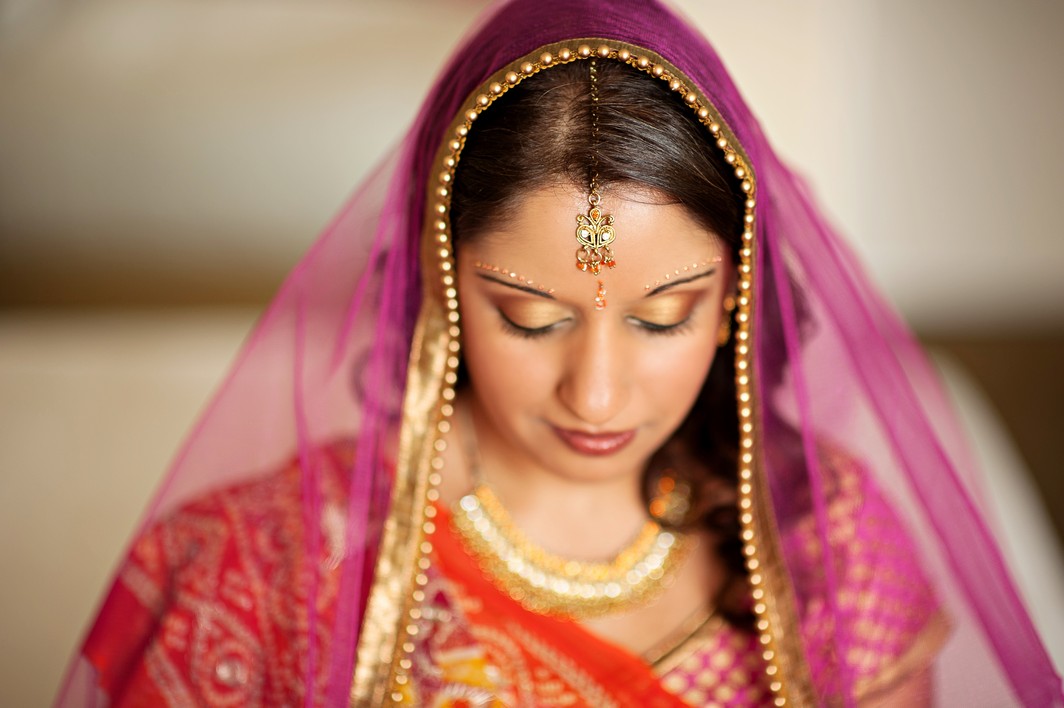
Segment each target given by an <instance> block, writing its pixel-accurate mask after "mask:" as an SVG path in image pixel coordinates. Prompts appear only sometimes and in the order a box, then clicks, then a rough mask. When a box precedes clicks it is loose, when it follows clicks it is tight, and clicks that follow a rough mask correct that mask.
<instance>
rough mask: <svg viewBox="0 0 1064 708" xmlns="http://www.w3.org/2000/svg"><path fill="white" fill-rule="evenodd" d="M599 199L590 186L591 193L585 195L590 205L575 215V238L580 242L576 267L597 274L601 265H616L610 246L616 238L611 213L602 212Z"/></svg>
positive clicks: (611, 266)
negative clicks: (583, 211) (585, 212)
mask: <svg viewBox="0 0 1064 708" xmlns="http://www.w3.org/2000/svg"><path fill="white" fill-rule="evenodd" d="M601 201H602V197H600V196H599V193H598V190H597V189H595V188H594V186H592V190H591V194H589V195H587V203H588V204H589V205H590V206H589V207H588V210H587V214H586V215H585V214H577V215H576V240H577V241H578V242H579V243H580V248H578V249H577V251H576V267H577V268H578V269H580V270H582V271H591V274H592V275H598V274H599V271H601V270H602V267H603V266H605V267H607V268H613V267H615V266H616V265H617V261H615V260H614V258H613V249H612V248H610V244H611V243H613V240H614V239H615V238H617V234H616V232H614V230H613V215H612V214H604V213H602V207H600V206H599V203H600V202H601Z"/></svg>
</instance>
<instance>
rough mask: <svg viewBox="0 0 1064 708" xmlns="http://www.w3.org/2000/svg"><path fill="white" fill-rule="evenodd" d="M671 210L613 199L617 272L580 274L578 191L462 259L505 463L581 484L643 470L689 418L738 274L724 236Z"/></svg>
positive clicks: (475, 355)
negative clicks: (578, 258) (576, 235)
mask: <svg viewBox="0 0 1064 708" xmlns="http://www.w3.org/2000/svg"><path fill="white" fill-rule="evenodd" d="M666 202H667V200H666V199H664V198H663V197H662V196H661V195H660V194H657V193H654V192H651V191H647V190H636V189H635V188H633V187H617V188H612V189H609V190H607V191H606V192H604V193H603V200H602V208H603V211H604V213H605V214H612V215H613V217H614V228H615V229H616V234H617V235H616V240H615V241H614V243H613V252H614V257H615V259H616V263H617V265H616V267H615V268H612V269H609V268H603V269H602V271H601V272H600V273H599V274H598V275H597V276H596V275H593V274H592V273H591V272H590V271H586V272H581V271H579V270H578V269H577V268H576V251H577V246H578V244H577V241H576V238H575V229H576V225H577V224H576V215H577V214H586V213H587V208H588V204H587V194H586V192H579V191H577V190H576V189H573V188H567V187H547V188H543V189H540V190H538V191H534V192H530V193H529V194H527V196H525V197H524V198H523V200H522V201H520V202H519V203H518V204H517V205H516V206H514V207H512V208H510V209H508V210H501V211H500V213H499V214H498V216H497V219H496V220H495V221H494V224H493V225H492V226H489V229H488V231H487V232H485V233H483V234H481V235H479V236H478V238H476V239H475V240H473V241H472V242H469V243H463V244H462V246H461V247H460V248H459V249H458V283H459V302H460V309H461V318H462V319H461V321H462V326H463V339H464V345H463V346H464V356H465V362H466V366H467V368H468V371H469V377H470V383H471V393H472V400H473V404H474V406H475V410H476V412H477V417H476V420H477V432H478V435H479V443H480V445H481V448H482V450H484V451H487V452H488V453H490V454H491V455H492V457H493V459H494V460H495V461H496V462H497V463H504V464H506V465H507V467H508V468H510V469H511V470H513V471H522V470H528V471H532V470H536V471H540V472H549V473H551V474H555V475H561V476H564V477H567V478H571V479H574V480H587V481H606V480H608V479H616V478H617V477H619V476H622V475H632V474H638V473H639V472H641V471H642V470H643V468H644V467H645V465H646V462H647V460H648V459H649V457H650V455H651V454H653V453H654V451H655V450H657V449H658V448H659V447H660V446H661V445H662V444H663V443H664V442H665V441H666V440H667V439H668V438H669V436H670V435H671V434H672V433H673V432H674V431H675V430H676V428H677V427H678V426H679V425H680V423H681V422H682V421H683V419H684V417H685V416H686V415H687V412H688V411H689V410H690V408H691V406H692V405H693V403H694V401H695V398H696V397H697V396H698V393H699V391H700V389H701V387H702V382H703V380H704V379H705V377H706V374H707V372H708V371H709V368H710V365H711V364H712V363H713V356H714V354H715V353H716V348H717V344H716V342H717V331H718V328H719V325H720V322H721V318H722V316H723V305H722V301H723V299H724V297H725V296H726V295H727V294H729V292H730V290H731V288H732V287H733V283H734V269H733V267H732V266H731V260H730V257H729V254H728V252H727V250H726V248H725V246H724V244H723V243H722V242H721V241H720V239H719V238H717V237H716V236H715V235H714V234H712V233H711V232H709V231H707V230H706V229H705V228H703V227H702V226H700V225H699V224H698V223H697V222H695V221H694V219H692V218H691V217H690V215H689V214H688V212H687V211H686V210H685V209H684V208H683V207H681V206H678V205H676V204H668V203H666ZM596 300H598V302H596ZM603 300H604V301H605V307H600V305H601V304H602V301H603Z"/></svg>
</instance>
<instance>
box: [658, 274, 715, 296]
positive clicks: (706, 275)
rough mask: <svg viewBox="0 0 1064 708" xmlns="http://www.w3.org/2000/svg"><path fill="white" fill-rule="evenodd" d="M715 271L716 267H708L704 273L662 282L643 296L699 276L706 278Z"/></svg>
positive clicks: (688, 281) (687, 281) (696, 278)
mask: <svg viewBox="0 0 1064 708" xmlns="http://www.w3.org/2000/svg"><path fill="white" fill-rule="evenodd" d="M716 272H717V269H716V268H710V269H709V270H707V271H705V272H704V273H697V274H695V275H691V276H688V277H686V278H678V279H676V280H670V281H669V282H667V283H664V284H662V285H659V286H658V287H656V288H654V289H653V290H651V291H650V292H648V293H647V294H646V295H644V296H643V297H651V296H653V295H657V294H658V293H662V292H665V291H666V290H668V289H670V288H675V287H676V286H677V285H683V284H685V283H690V282H691V281H692V280H698V279H699V278H708V277H709V276H711V275H713V274H714V273H716Z"/></svg>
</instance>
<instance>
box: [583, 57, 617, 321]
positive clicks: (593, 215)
mask: <svg viewBox="0 0 1064 708" xmlns="http://www.w3.org/2000/svg"><path fill="white" fill-rule="evenodd" d="M590 73H591V140H592V151H591V185H590V190H589V192H588V195H587V203H588V205H589V206H588V210H587V214H586V215H585V214H577V215H576V240H577V242H578V243H579V244H580V248H578V249H577V250H576V267H577V268H578V269H579V270H582V271H585V272H587V271H591V274H592V275H598V274H599V271H601V270H602V266H606V267H607V268H613V267H614V266H616V265H617V262H616V261H614V260H613V249H611V248H610V244H611V243H613V239H615V238H616V234H615V233H614V231H613V215H612V214H603V213H602V208H601V207H600V206H599V205H600V203H601V202H602V197H601V196H600V195H599V192H598V155H597V153H596V148H597V146H598V68H597V67H596V66H595V60H594V59H592V60H591V69H590ZM603 306H605V304H604V303H603ZM599 309H601V308H599Z"/></svg>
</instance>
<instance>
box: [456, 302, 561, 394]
mask: <svg viewBox="0 0 1064 708" xmlns="http://www.w3.org/2000/svg"><path fill="white" fill-rule="evenodd" d="M462 331H463V353H462V357H463V361H464V362H465V367H466V371H467V372H468V374H469V379H470V381H471V382H472V383H473V384H474V388H475V389H476V396H477V398H478V399H480V400H481V401H482V402H483V404H484V406H485V407H486V408H488V409H489V410H493V411H495V412H498V413H501V412H502V411H504V410H507V409H511V408H517V409H524V408H527V407H529V404H531V403H532V402H533V401H535V400H536V398H537V392H542V391H545V390H551V389H550V387H549V386H548V381H547V379H548V378H549V372H550V365H549V363H548V357H545V356H544V352H543V351H542V350H543V349H544V347H543V346H542V344H541V343H539V342H537V341H535V340H526V339H522V338H520V337H517V336H514V335H512V334H509V333H507V332H506V331H505V330H504V329H503V326H502V323H501V322H500V321H499V316H498V313H496V312H495V311H494V309H493V308H492V307H491V306H490V305H486V306H483V307H476V306H472V307H469V308H462ZM532 347H537V349H538V350H540V351H538V352H537V353H536V354H533V355H530V353H529V352H530V350H531V348H532ZM529 362H532V363H533V364H534V365H531V366H530V365H529Z"/></svg>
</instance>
